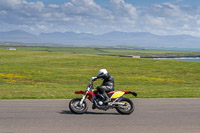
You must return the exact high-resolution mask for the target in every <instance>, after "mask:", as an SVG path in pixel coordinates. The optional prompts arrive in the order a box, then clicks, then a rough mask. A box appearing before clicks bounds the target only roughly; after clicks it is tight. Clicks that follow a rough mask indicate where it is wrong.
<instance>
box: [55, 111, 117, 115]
mask: <svg viewBox="0 0 200 133" xmlns="http://www.w3.org/2000/svg"><path fill="white" fill-rule="evenodd" d="M59 113H60V114H71V115H80V114H74V113H72V112H71V111H69V110H63V111H62V112H59ZM84 114H86V115H87V114H89V115H120V114H119V113H104V112H85V113H84Z"/></svg>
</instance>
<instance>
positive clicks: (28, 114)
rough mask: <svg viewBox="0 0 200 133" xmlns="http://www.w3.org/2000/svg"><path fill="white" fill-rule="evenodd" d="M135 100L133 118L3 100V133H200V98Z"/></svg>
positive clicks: (55, 103) (58, 103)
mask: <svg viewBox="0 0 200 133" xmlns="http://www.w3.org/2000/svg"><path fill="white" fill-rule="evenodd" d="M132 100H133V102H134V104H135V107H136V109H135V111H134V113H133V114H131V115H119V114H118V113H117V112H116V110H108V111H106V112H105V111H99V110H92V109H91V104H89V110H88V112H87V113H86V114H83V115H75V114H72V113H71V112H70V111H69V108H68V103H69V100H0V133H93V132H94V133H200V99H199V98H192V99H182V98H181V99H132ZM87 102H88V101H87ZM88 103H89V102H88Z"/></svg>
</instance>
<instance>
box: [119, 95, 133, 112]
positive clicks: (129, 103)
mask: <svg viewBox="0 0 200 133" xmlns="http://www.w3.org/2000/svg"><path fill="white" fill-rule="evenodd" d="M118 102H122V103H125V105H119V106H118V107H116V110H117V112H119V113H120V114H123V115H130V114H131V113H133V111H134V110H135V106H134V104H133V102H132V101H131V100H130V99H129V98H122V99H120V100H119V101H118Z"/></svg>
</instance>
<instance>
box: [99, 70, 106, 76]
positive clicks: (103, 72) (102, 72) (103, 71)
mask: <svg viewBox="0 0 200 133" xmlns="http://www.w3.org/2000/svg"><path fill="white" fill-rule="evenodd" d="M107 73H108V71H107V70H106V69H101V70H99V71H98V75H101V74H107Z"/></svg>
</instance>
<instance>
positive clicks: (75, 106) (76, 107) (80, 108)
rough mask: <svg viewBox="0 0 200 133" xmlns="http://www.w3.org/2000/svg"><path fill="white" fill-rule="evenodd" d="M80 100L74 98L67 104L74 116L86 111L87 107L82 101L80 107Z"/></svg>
mask: <svg viewBox="0 0 200 133" xmlns="http://www.w3.org/2000/svg"><path fill="white" fill-rule="evenodd" d="M80 101H81V98H74V99H72V100H71V101H70V103H69V109H70V110H71V112H72V113H75V114H83V113H85V112H86V111H87V109H88V106H87V103H86V102H85V101H83V104H82V105H80Z"/></svg>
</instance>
